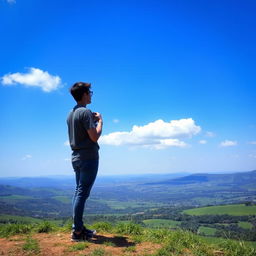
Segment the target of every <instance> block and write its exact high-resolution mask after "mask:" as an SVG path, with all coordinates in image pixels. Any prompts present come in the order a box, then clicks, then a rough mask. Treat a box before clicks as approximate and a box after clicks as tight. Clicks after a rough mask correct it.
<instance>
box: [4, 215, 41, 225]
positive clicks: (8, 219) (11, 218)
mask: <svg viewBox="0 0 256 256" xmlns="http://www.w3.org/2000/svg"><path fill="white" fill-rule="evenodd" d="M42 221H43V220H41V219H37V218H32V217H25V216H16V215H8V214H2V215H0V222H2V223H20V224H30V223H40V222H42Z"/></svg>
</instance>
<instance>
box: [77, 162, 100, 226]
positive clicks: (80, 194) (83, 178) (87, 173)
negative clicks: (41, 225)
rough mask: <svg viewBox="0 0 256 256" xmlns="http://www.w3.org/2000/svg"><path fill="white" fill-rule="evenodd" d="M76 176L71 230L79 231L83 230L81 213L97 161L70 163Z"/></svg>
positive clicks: (96, 170)
mask: <svg viewBox="0 0 256 256" xmlns="http://www.w3.org/2000/svg"><path fill="white" fill-rule="evenodd" d="M72 165H73V168H74V171H75V174H76V190H75V194H74V197H73V201H72V205H73V222H74V223H73V226H72V227H73V230H74V231H81V230H82V228H83V213H84V205H85V201H86V199H87V198H88V197H89V195H90V192H91V188H92V186H93V183H94V181H95V179H96V176H97V172H98V165H99V161H98V160H80V161H75V162H73V163H72Z"/></svg>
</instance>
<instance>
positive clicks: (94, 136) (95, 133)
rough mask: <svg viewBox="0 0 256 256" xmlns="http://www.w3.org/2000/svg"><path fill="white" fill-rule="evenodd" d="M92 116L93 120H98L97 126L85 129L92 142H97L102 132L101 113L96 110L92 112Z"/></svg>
mask: <svg viewBox="0 0 256 256" xmlns="http://www.w3.org/2000/svg"><path fill="white" fill-rule="evenodd" d="M93 118H94V120H95V121H97V122H98V124H97V127H96V128H91V129H89V130H87V132H88V134H89V137H90V139H91V140H92V141H94V142H97V141H98V139H99V137H100V135H101V132H102V125H103V120H102V116H101V114H100V113H98V112H93Z"/></svg>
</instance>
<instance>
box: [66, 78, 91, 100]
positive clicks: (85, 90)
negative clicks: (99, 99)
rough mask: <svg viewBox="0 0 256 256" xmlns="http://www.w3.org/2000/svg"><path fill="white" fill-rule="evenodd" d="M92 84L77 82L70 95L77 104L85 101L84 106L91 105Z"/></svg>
mask: <svg viewBox="0 0 256 256" xmlns="http://www.w3.org/2000/svg"><path fill="white" fill-rule="evenodd" d="M90 88H91V84H90V83H84V82H77V83H75V84H74V85H73V86H72V87H71V88H70V93H71V94H72V96H73V97H74V99H75V101H76V102H81V101H83V102H84V104H89V103H91V95H92V91H90Z"/></svg>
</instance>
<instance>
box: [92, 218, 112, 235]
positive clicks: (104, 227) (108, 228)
mask: <svg viewBox="0 0 256 256" xmlns="http://www.w3.org/2000/svg"><path fill="white" fill-rule="evenodd" d="M92 228H93V229H96V230H97V231H99V232H100V231H101V232H112V229H113V227H112V225H111V223H109V222H103V221H102V222H97V223H95V224H93V225H92Z"/></svg>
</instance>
